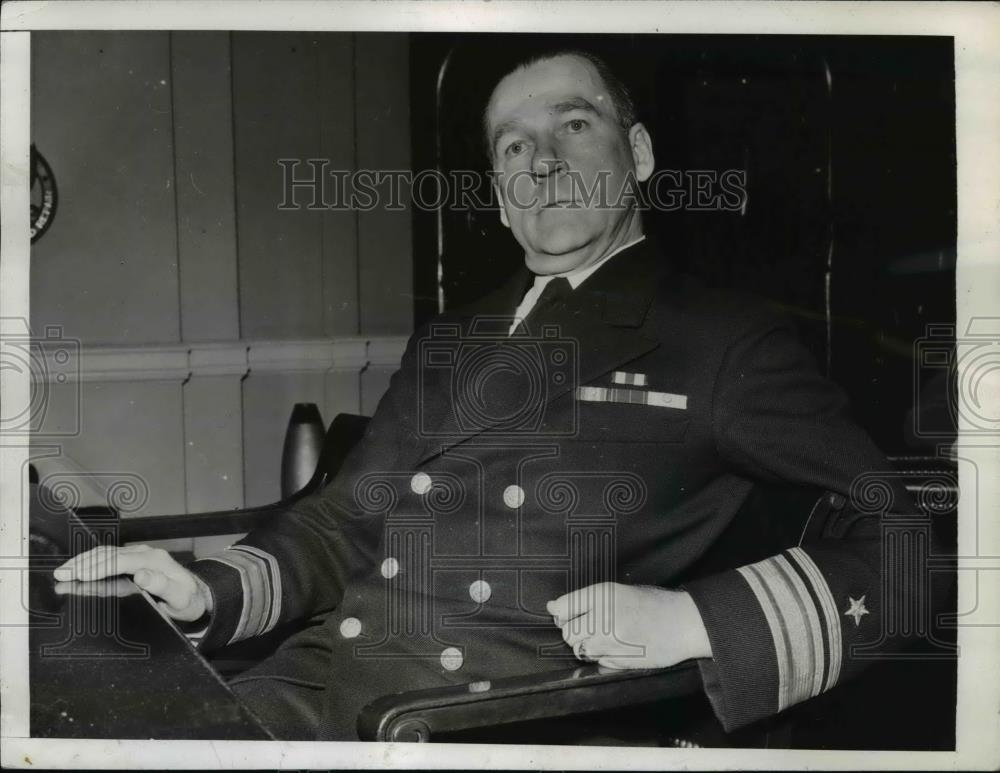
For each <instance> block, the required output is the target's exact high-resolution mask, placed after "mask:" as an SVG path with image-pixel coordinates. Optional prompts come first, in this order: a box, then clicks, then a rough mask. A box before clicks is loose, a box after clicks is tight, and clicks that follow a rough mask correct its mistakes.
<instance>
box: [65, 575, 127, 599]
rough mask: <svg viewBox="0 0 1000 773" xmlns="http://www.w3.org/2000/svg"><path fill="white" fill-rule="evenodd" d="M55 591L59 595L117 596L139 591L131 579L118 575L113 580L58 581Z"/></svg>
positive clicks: (120, 596)
mask: <svg viewBox="0 0 1000 773" xmlns="http://www.w3.org/2000/svg"><path fill="white" fill-rule="evenodd" d="M54 589H55V592H56V594H57V595H59V596H98V597H102V598H103V597H117V598H123V597H125V596H132V595H135V594H136V593H138V592H139V590H138V588H136V587H135V584H134V583H133V582H131V581H130V580H126V579H123V578H121V577H116V578H114V579H113V580H96V581H94V582H78V581H75V580H74V581H70V582H57V583H56V584H55V588H54Z"/></svg>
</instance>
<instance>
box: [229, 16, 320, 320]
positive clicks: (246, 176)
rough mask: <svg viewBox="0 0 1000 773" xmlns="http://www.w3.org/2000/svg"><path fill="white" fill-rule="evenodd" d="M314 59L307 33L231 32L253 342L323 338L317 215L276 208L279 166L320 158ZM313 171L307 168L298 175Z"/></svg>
mask: <svg viewBox="0 0 1000 773" xmlns="http://www.w3.org/2000/svg"><path fill="white" fill-rule="evenodd" d="M318 60H319V56H318V52H317V45H316V44H315V39H314V36H313V35H310V34H306V33H281V34H270V33H268V34H262V33H239V34H234V35H233V71H234V76H233V108H234V133H233V136H234V142H235V148H236V186H237V189H236V205H237V232H238V240H239V241H238V245H239V261H240V271H239V294H240V321H241V325H240V327H241V330H242V333H243V336H244V337H247V338H283V337H306V336H320V335H322V333H323V284H322V282H321V281H317V278H318V277H321V276H322V271H323V255H322V220H321V216H320V213H318V212H315V211H308V210H306V209H304V208H303V209H296V210H279V209H278V206H279V205H280V204H281V202H282V195H283V184H282V167H281V166H279V164H278V160H279V159H303V160H305V159H309V158H317V157H319V156H320V152H321V146H320V129H319V120H318V116H317V110H316V105H317V99H316V95H317V92H318V90H319V72H318V69H319V68H318ZM308 172H309V167H308V166H306V165H305V163H303V164H302V166H301V167H300V168H299V170H298V176H299V177H301V176H303V175H305V174H307V173H308Z"/></svg>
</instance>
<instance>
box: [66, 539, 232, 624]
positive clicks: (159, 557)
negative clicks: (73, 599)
mask: <svg viewBox="0 0 1000 773" xmlns="http://www.w3.org/2000/svg"><path fill="white" fill-rule="evenodd" d="M53 574H54V576H55V579H56V580H57V581H58V582H56V587H55V590H56V593H59V594H80V595H91V596H126V595H128V594H129V593H130V592H133V591H132V589H131V588H130V587H129V583H127V582H125V581H123V580H122V578H120V577H119V576H118V575H123V574H127V575H131V576H132V581H133V582H134V583H135V584H136V585H138V586H139V587H140V588H142V589H143V590H144V591H146V592H148V593H149V594H150V595H152V596H156V597H157V598H158V599H160V601H158V602H157V606H159V608H160V609H162V610H163V611H164V613H166V614H167V615H168V616H169V617H172V618H174V619H175V620H183V621H187V622H191V621H194V620H197V619H198V618H200V617H201V616H202V615H203V614H205V613H206V612H209V613H210V612H211V611H212V593H211V591H209V589H208V586H207V585H205V583H204V582H203V581H202V579H201V578H200V577H198V576H197V575H195V574H193V573H192V572H189V571H188V570H187V569H185V568H184V567H183V566H181V565H180V564H178V563H177V562H176V561H175V560H174V559H173V557H171V555H170V554H169V553H168V552H167V551H166V550H161V549H160V548H151V547H149V546H148V545H131V546H129V547H124V548H119V547H115V546H113V545H105V546H102V547H98V548H94V549H93V550H88V551H87V552H86V553H81V554H80V555H78V556H74V557H73V558H71V559H70V560H69V561H67V562H66V563H64V564H63V565H62V566H60V567H59V568H58V569H56V570H55V572H53Z"/></svg>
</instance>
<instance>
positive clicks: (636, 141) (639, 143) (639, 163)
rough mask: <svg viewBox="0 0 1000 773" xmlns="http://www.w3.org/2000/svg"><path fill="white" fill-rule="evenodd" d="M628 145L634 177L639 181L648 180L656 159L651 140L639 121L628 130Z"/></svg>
mask: <svg viewBox="0 0 1000 773" xmlns="http://www.w3.org/2000/svg"><path fill="white" fill-rule="evenodd" d="M628 145H629V149H630V150H631V151H632V162H633V163H634V164H635V176H636V179H637V180H638V181H639V182H643V181H644V180H648V179H649V176H650V175H651V174H652V173H653V169H655V168H656V159H655V158H654V157H653V140H652V139H651V138H650V136H649V132H648V131H646V127H645V126H643V125H642V124H641V123H637V124H635V125H634V126H633V127H632V128H631V129H629V130H628Z"/></svg>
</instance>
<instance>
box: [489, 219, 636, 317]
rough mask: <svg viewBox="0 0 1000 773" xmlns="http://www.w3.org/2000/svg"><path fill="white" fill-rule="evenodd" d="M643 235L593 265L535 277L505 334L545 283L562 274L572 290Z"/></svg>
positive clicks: (534, 299)
mask: <svg viewBox="0 0 1000 773" xmlns="http://www.w3.org/2000/svg"><path fill="white" fill-rule="evenodd" d="M645 238H646V237H645V236H640V237H639V238H638V239H635V240H633V241H630V242H629V243H628V244H623V245H622V246H621V247H619V248H618V249H617V250H612V251H611V252H609V253H608V254H607V255H605V256H604V257H603V258H601V259H600V260H599V261H597V262H596V263H594V264H593V265H590V266H587V267H586V268H577V269H573V270H572V271H566V272H565V273H562V274H546V275H544V276H543V275H541V274H539V275H538V276H536V277H535V283H534V284H533V285H532V286H531V287H530V289H529V290H528V292H526V293H525V294H524V299H523V300H522V301H521V305H520V306H518V307H517V311H515V312H514V321H513V322H512V323H511V325H510V329H509V330H508V331H507V335H513V333H514V330H515V329H516V328H517V326H518V325H519V324H520V323H521V321H522V320H523V319H524V318H525V317H527V316H528V314H529V313H530V312H531V310H532V309H533V308H534V307H535V303H536V302H537V301H538V296H539V295H541V294H542V290H544V289H545V285H547V284H548V283H549V282H551V281H552V280H553V279H555V278H556V277H557V276H564V277H566V278H567V279H568V280H569V285H570V287H572V288H573V289H574V290H575V289H576V288H577V287H579V286H580V285H581V284H583V281H584V280H585V279H586V278H587V277H589V276H590V275H591V274H593V273H594V272H595V271H597V269H599V268H600V267H601V266H603V265H604V264H605V263H607V262H608V261H609V260H611V259H612V258H613V257H614V256H615V255H617V254H618V253H619V252H621V251H622V250H627V249H628V248H629V247H632V246H633V245H636V244H638V243H639V242H641V241H642V240H643V239H645Z"/></svg>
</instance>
